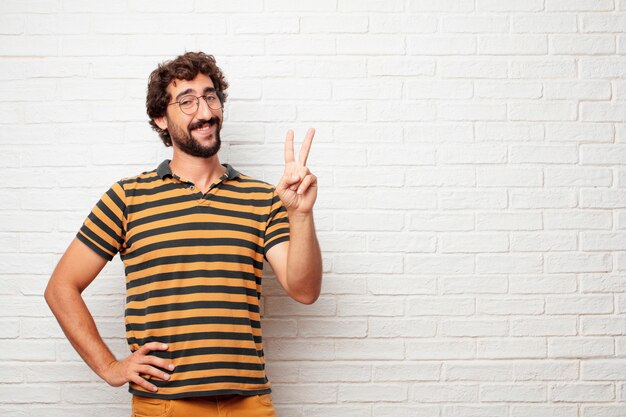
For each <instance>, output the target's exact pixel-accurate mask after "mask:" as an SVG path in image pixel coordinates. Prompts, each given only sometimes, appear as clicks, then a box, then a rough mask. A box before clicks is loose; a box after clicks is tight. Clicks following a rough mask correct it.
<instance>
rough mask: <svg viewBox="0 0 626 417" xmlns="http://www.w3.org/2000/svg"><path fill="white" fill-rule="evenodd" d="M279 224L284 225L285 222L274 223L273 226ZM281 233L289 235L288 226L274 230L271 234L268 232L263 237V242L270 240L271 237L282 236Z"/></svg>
mask: <svg viewBox="0 0 626 417" xmlns="http://www.w3.org/2000/svg"><path fill="white" fill-rule="evenodd" d="M280 223H286V222H278V221H277V222H275V223H274V224H280ZM283 233H287V234H289V224H286V225H284V226H283V227H279V228H278V229H276V230H274V231H273V232H270V233H268V234H266V235H265V238H264V240H265V241H266V242H268V241H270V240H272V238H273V237H275V236H278V235H282V234H283Z"/></svg>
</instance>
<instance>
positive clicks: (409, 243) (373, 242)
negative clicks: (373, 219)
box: [367, 233, 437, 253]
mask: <svg viewBox="0 0 626 417" xmlns="http://www.w3.org/2000/svg"><path fill="white" fill-rule="evenodd" d="M436 242H437V241H436V238H435V236H433V235H427V234H405V233H403V234H398V233H377V234H370V235H369V236H368V238H367V247H368V249H369V251H370V252H404V253H407V252H411V253H415V252H435V250H436V249H437V244H436Z"/></svg>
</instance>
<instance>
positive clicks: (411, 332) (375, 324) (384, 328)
mask: <svg viewBox="0 0 626 417" xmlns="http://www.w3.org/2000/svg"><path fill="white" fill-rule="evenodd" d="M367 327H368V330H367V335H368V336H369V337H376V338H378V337H385V338H387V337H390V338H404V337H433V336H435V333H436V331H437V326H436V324H435V323H433V322H431V321H428V320H404V319H400V318H393V319H387V318H370V319H369V320H368V326H367Z"/></svg>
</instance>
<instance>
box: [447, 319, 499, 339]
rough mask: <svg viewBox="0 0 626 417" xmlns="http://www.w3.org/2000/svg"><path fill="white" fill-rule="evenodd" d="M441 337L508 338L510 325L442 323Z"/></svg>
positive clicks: (448, 321)
mask: <svg viewBox="0 0 626 417" xmlns="http://www.w3.org/2000/svg"><path fill="white" fill-rule="evenodd" d="M440 328H441V331H440V333H441V335H442V336H451V337H479V336H506V335H507V334H508V330H509V325H508V323H507V322H506V321H496V320H489V321H487V320H454V321H452V320H447V321H443V322H442V323H441V326H440Z"/></svg>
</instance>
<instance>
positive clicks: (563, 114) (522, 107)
mask: <svg viewBox="0 0 626 417" xmlns="http://www.w3.org/2000/svg"><path fill="white" fill-rule="evenodd" d="M577 115H578V112H577V108H576V105H574V104H569V103H561V102H534V103H512V104H510V105H509V117H510V118H511V120H518V121H568V120H576V118H577Z"/></svg>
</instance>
